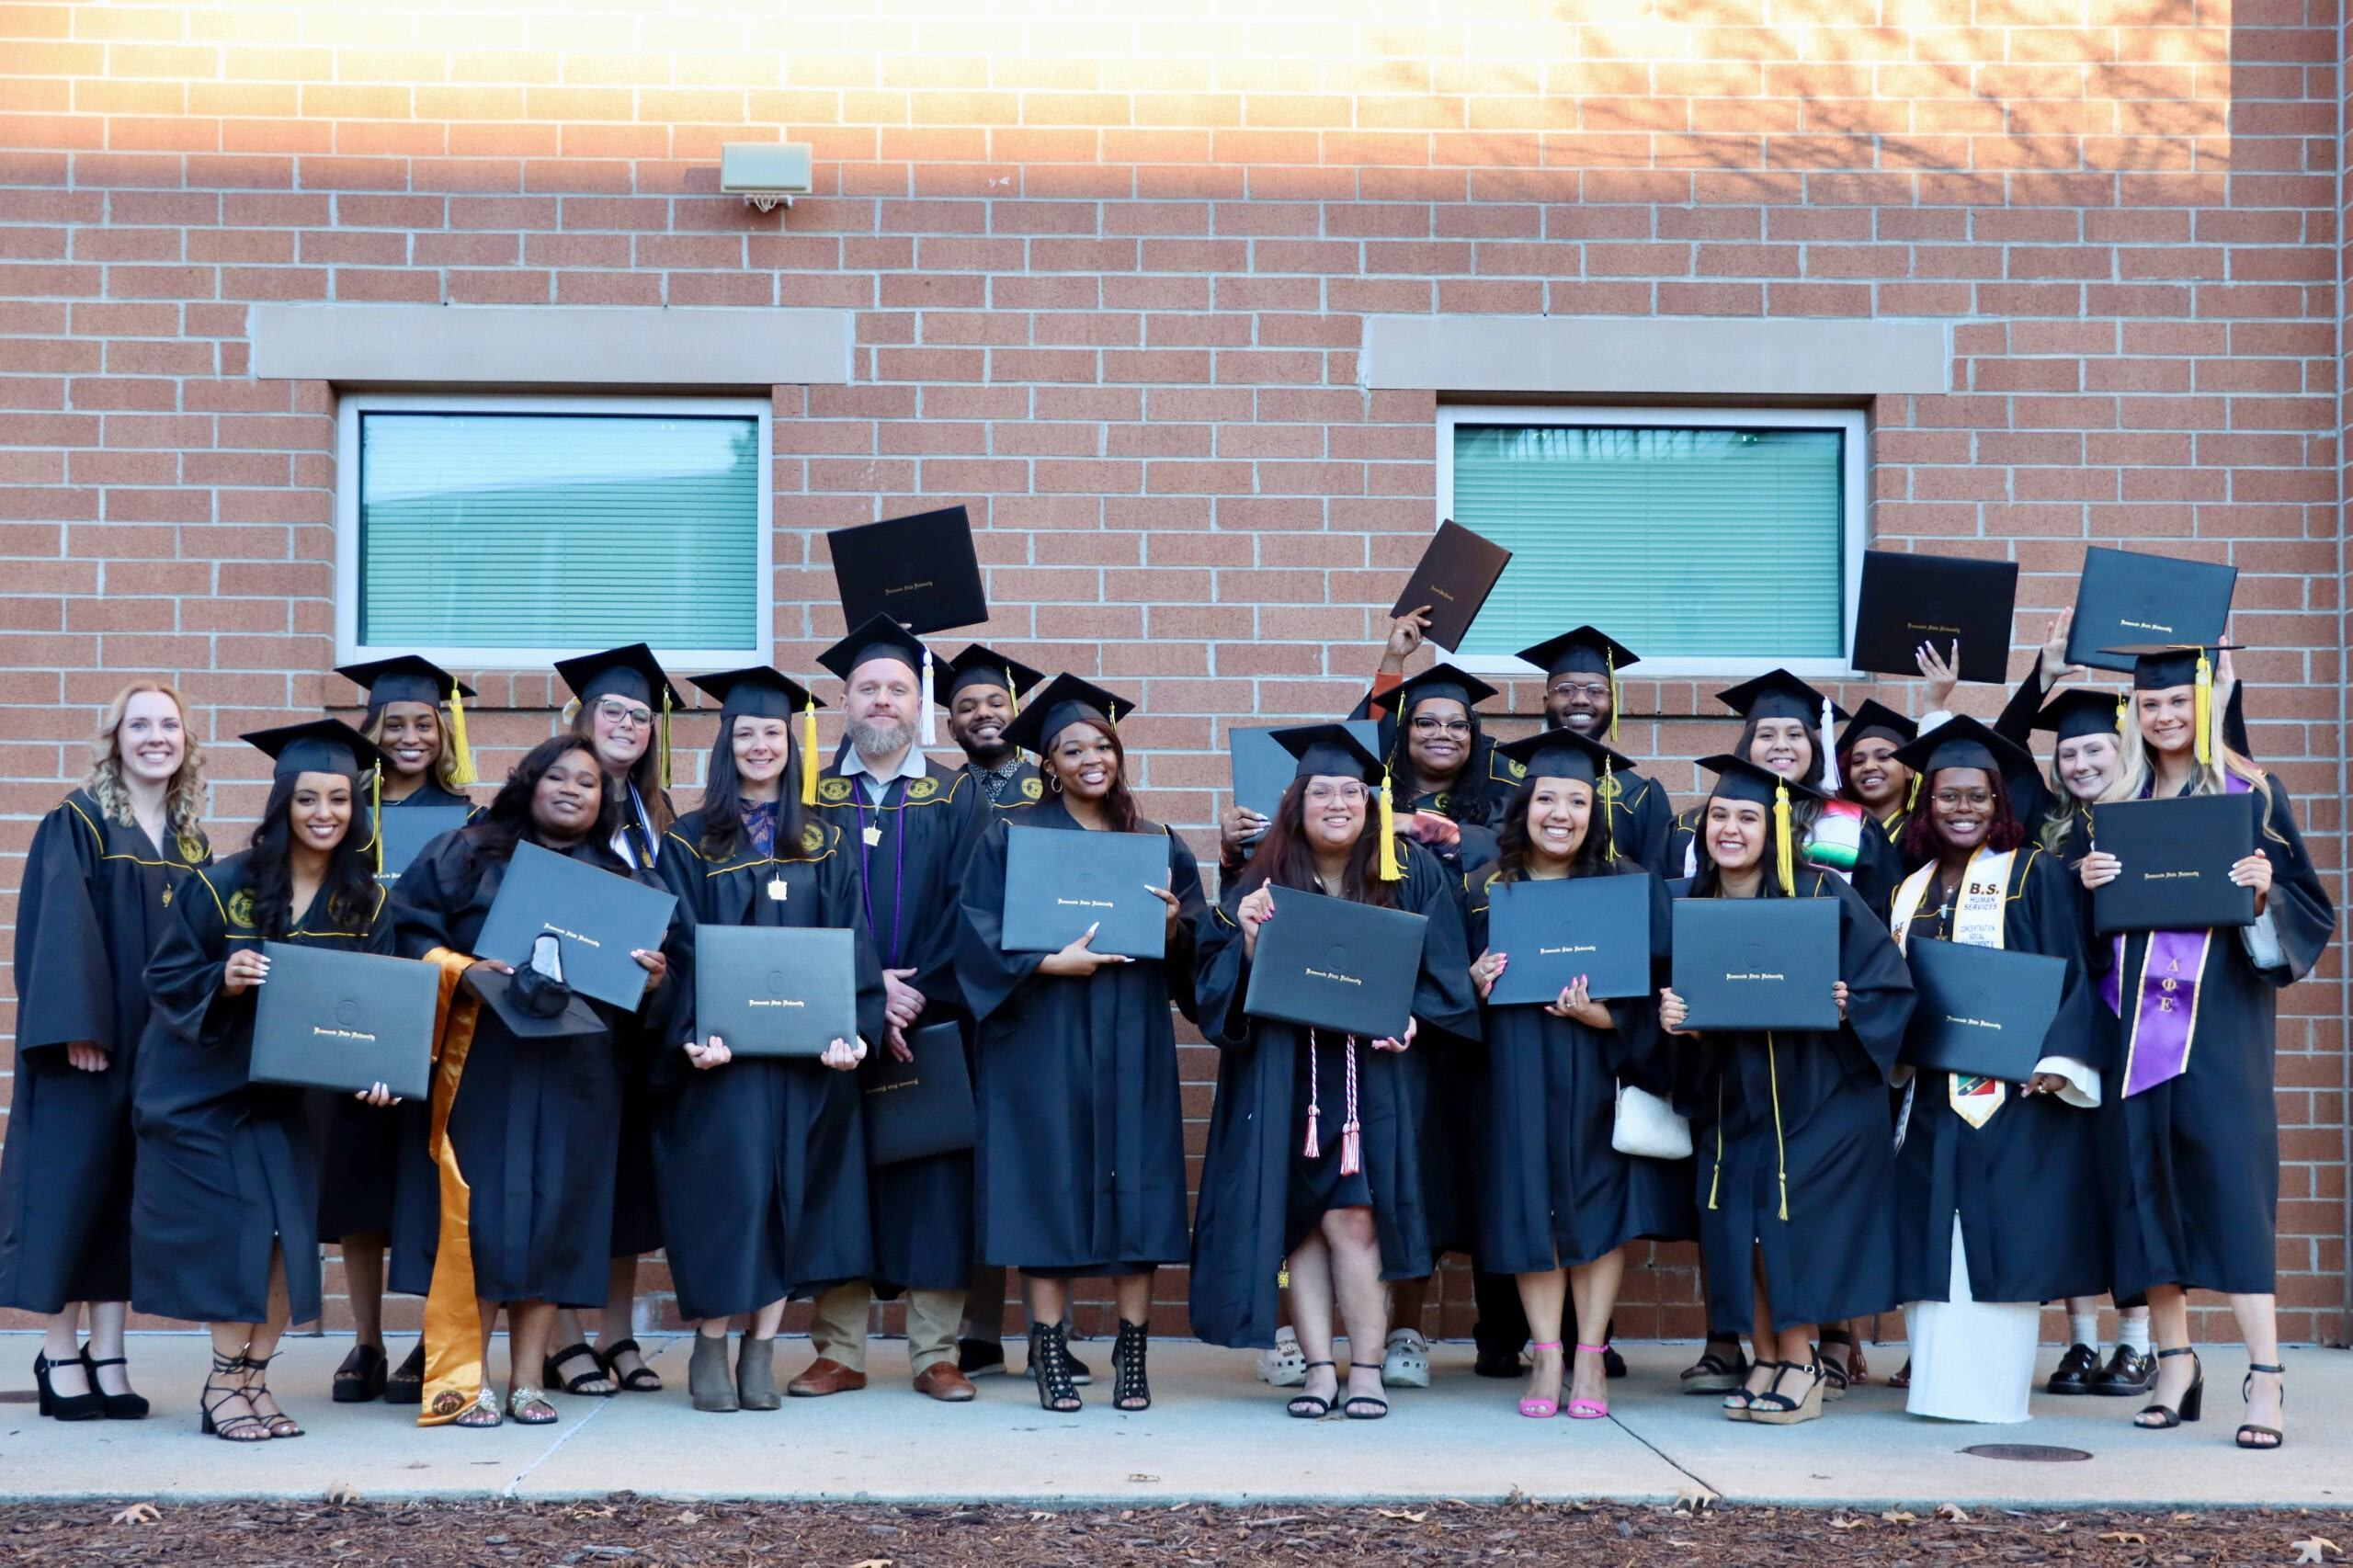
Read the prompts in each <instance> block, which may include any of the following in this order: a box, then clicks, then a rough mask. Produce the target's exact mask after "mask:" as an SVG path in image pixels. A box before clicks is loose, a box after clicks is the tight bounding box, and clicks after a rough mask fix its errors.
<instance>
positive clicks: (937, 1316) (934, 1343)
mask: <svg viewBox="0 0 2353 1568" xmlns="http://www.w3.org/2000/svg"><path fill="white" fill-rule="evenodd" d="M906 1301H907V1370H908V1371H909V1372H910V1373H911V1374H912V1373H915V1372H920V1371H923V1370H924V1369H926V1368H928V1367H933V1366H937V1365H938V1363H940V1362H942V1361H945V1362H947V1363H949V1365H950V1366H953V1365H954V1364H955V1361H956V1321H957V1319H958V1317H960V1316H961V1314H962V1312H963V1310H964V1292H963V1291H961V1290H909V1291H908V1292H907V1293H906ZM873 1305H874V1287H873V1286H872V1285H871V1284H870V1283H869V1282H868V1281H866V1280H864V1279H852V1280H849V1281H847V1283H844V1284H840V1285H836V1286H835V1287H834V1288H833V1289H832V1290H827V1291H826V1292H824V1294H823V1295H821V1296H819V1297H818V1298H817V1300H816V1302H815V1312H814V1313H813V1315H812V1316H811V1318H810V1320H809V1342H810V1345H811V1346H812V1347H813V1348H814V1349H815V1351H816V1352H817V1354H818V1355H820V1356H823V1357H825V1358H828V1359H830V1360H834V1361H838V1362H840V1363H841V1364H842V1365H843V1366H845V1367H847V1368H848V1369H850V1370H851V1371H853V1372H863V1371H864V1370H866V1324H867V1319H868V1317H869V1315H870V1312H871V1310H872V1308H873Z"/></svg>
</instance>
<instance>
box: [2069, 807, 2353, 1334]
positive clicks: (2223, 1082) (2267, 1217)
mask: <svg viewBox="0 0 2353 1568" xmlns="http://www.w3.org/2000/svg"><path fill="white" fill-rule="evenodd" d="M2267 782H2268V784H2269V786H2270V799H2269V801H2268V805H2267V806H2266V808H2265V811H2264V816H2263V826H2262V831H2261V835H2260V837H2259V839H2258V843H2259V845H2260V846H2261V847H2262V849H2263V852H2264V853H2265V854H2266V855H2267V856H2268V857H2269V858H2270V860H2271V867H2272V871H2271V877H2272V881H2271V893H2270V897H2269V899H2268V902H2267V903H2266V908H2265V915H2264V920H2263V922H2262V923H2261V926H2258V927H2255V928H2252V929H2253V930H2254V931H2255V932H2256V936H2255V937H2254V938H2253V940H2254V942H2255V943H2260V942H2261V941H2262V935H2261V934H2262V933H2264V932H2266V931H2268V936H2269V937H2270V938H2271V942H2270V944H2269V946H2268V948H2267V949H2266V950H2265V951H2264V952H2263V954H2262V961H2258V960H2257V959H2256V957H2255V956H2253V955H2252V954H2251V953H2250V951H2249V949H2250V945H2251V943H2250V936H2249V933H2247V932H2242V931H2239V930H2218V931H2214V932H2212V933H2211V934H2209V936H2210V939H2209V940H2208V941H2207V942H2206V945H2205V955H2206V956H2205V964H2204V967H2203V970H2202V971H2201V972H2200V973H2199V975H2198V976H2197V994H2196V1001H2195V1004H2194V1006H2193V1008H2192V1017H2194V1019H2195V1032H2194V1033H2193V1034H2192V1036H2191V1039H2190V1051H2189V1062H2188V1068H2187V1070H2186V1071H2184V1072H2183V1073H2182V1074H2181V1075H2180V1076H2179V1077H2177V1078H2172V1079H2169V1080H2167V1081H2166V1082H2165V1083H2162V1084H2158V1085H2154V1087H2151V1088H2146V1089H2143V1091H2141V1092H2140V1093H2139V1094H2133V1095H2128V1094H2126V1093H2125V1086H2126V1085H2125V1082H2124V1079H2125V1076H2126V1073H2127V1066H2128V1062H2129V1060H2130V1055H2129V1052H2130V1050H2131V1045H2130V1042H2129V1041H2128V1040H2126V1039H2125V1038H2124V1030H2123V1027H2122V1026H2121V1025H2120V1023H2119V1022H2118V1021H2117V1019H2116V1017H2115V1016H2114V1014H2112V1013H2111V1012H2110V1011H2109V1008H2108V1006H2106V1004H2105V1003H2104V1002H2103V1003H2102V1004H2100V1005H2099V1014H2100V1016H2101V1017H2102V1019H2103V1021H2104V1023H2105V1024H2106V1025H2107V1027H2109V1028H2111V1029H2114V1030H2115V1031H2116V1033H2117V1036H2118V1043H2117V1046H2116V1048H2115V1051H2114V1055H2113V1060H2114V1062H2115V1063H2116V1067H2115V1073H2114V1074H2113V1076H2114V1079H2115V1080H2116V1081H2115V1083H2114V1084H2113V1085H2112V1087H2111V1090H2110V1093H2109V1096H2107V1099H2106V1103H2105V1104H2104V1105H2103V1106H2102V1107H2101V1115H2102V1116H2103V1117H2105V1118H2106V1119H2109V1123H2110V1128H2109V1142H2110V1149H2111V1157H2112V1159H2113V1160H2114V1161H2115V1165H2114V1167H2113V1168H2114V1171H2115V1174H2116V1176H2118V1177H2119V1179H2118V1180H2117V1181H2116V1182H2115V1183H2114V1187H2115V1189H2116V1190H2115V1193H2114V1200H2115V1202H2116V1203H2117V1205H2118V1210H2117V1221H2116V1278H2115V1284H2114V1289H2115V1292H2116V1295H2117V1298H2118V1299H2119V1300H2120V1301H2122V1300H2130V1299H2132V1298H2135V1297H2139V1296H2142V1295H2144V1294H2145V1293H2146V1292H2147V1290H2148V1289H2149V1287H2150V1286H2152V1285H2182V1286H2187V1287H2189V1288H2191V1289H2194V1290H2221V1291H2227V1292H2233V1293H2246V1294H2256V1295H2261V1294H2268V1293H2269V1292H2270V1291H2271V1290H2273V1287H2274V1284H2275V1271H2276V1267H2277V1256H2276V1248H2275V1244H2274V1238H2275V1233H2276V1230H2277V1225H2278V1220H2279V1109H2278V1104H2277V1102H2276V1101H2275V1100H2274V1099H2273V1097H2272V1055H2273V1051H2274V1050H2275V1047H2276V1038H2275V1028H2276V1024H2277V1017H2278V1008H2279V992H2281V991H2282V990H2284V989H2286V988H2287V987H2288V986H2290V985H2292V984H2294V983H2296V982H2297V981H2299V980H2301V979H2302V978H2303V977H2304V976H2305V975H2307V974H2309V973H2311V972H2312V971H2313V966H2314V965H2315V964H2317V963H2318V962H2319V961H2320V956H2321V953H2322V951H2323V949H2325V948H2326V947H2327V946H2328V941H2329V937H2330V936H2331V934H2332V933H2333V932H2334V930H2335V928H2336V908H2335V906H2334V905H2333V904H2332V903H2330V902H2329V897H2328V893H2327V892H2326V890H2325V888H2324V887H2323V886H2322V884H2321V880H2320V874H2319V873H2318V872H2317V871H2316V870H2314V869H2313V862H2312V857H2311V856H2310V855H2309V854H2307V853H2306V852H2305V849H2304V843H2303V838H2302V835H2301V834H2299V833H2298V832H2297V831H2296V820H2295V815H2294V813H2293V812H2292V811H2290V807H2289V802H2288V794H2287V791H2286V790H2284V789H2282V788H2281V787H2280V786H2279V782H2278V780H2277V779H2271V780H2268V781H2267ZM2149 942H2150V937H2149V933H2147V932H2137V931H2136V932H2133V933H2131V935H2130V936H2129V937H2127V938H2126V939H2125V940H2124V941H2122V942H2121V943H2119V942H2117V941H2115V939H2113V938H2102V939H2099V940H2097V942H2096V943H2095V945H2094V947H2093V949H2092V963H2093V966H2094V969H2095V971H2100V970H2104V969H2109V968H2111V966H2112V968H2113V971H2114V975H2115V977H2117V978H2120V980H2121V995H2122V1000H2123V1001H2124V1003H2125V1004H2126V1007H2127V1010H2128V1011H2129V1010H2130V1005H2131V1000H2132V992H2133V989H2134V982H2135V979H2136V977H2138V976H2140V975H2141V974H2142V972H2143V963H2144V962H2145V960H2146V956H2147V953H2148V949H2149ZM2119 949H2121V955H2120V956H2121V961H2120V962H2119V961H2118V960H2119ZM2144 1027H2146V1026H2144Z"/></svg>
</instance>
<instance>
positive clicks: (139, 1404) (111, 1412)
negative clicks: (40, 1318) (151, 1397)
mask: <svg viewBox="0 0 2353 1568" xmlns="http://www.w3.org/2000/svg"><path fill="white" fill-rule="evenodd" d="M82 1365H83V1367H84V1369H85V1372H86V1375H87V1376H88V1378H89V1380H90V1392H92V1393H94V1394H97V1396H98V1407H99V1410H100V1412H101V1413H102V1414H103V1415H105V1416H106V1418H107V1419H108V1420H109V1421H144V1420H145V1419H147V1412H148V1410H149V1409H150V1408H151V1407H150V1406H149V1404H148V1403H147V1396H146V1395H145V1394H143V1393H141V1392H138V1391H137V1390H135V1389H133V1390H131V1392H126V1393H108V1392H107V1391H106V1390H104V1389H102V1388H100V1387H99V1386H98V1369H99V1368H100V1367H120V1368H122V1369H124V1370H123V1374H122V1379H123V1381H124V1382H125V1383H128V1382H130V1381H131V1371H130V1367H131V1363H130V1361H129V1360H127V1359H125V1358H123V1357H120V1356H109V1357H108V1358H106V1359H105V1360H103V1361H93V1360H92V1359H90V1347H89V1346H86V1345H85V1346H82Z"/></svg>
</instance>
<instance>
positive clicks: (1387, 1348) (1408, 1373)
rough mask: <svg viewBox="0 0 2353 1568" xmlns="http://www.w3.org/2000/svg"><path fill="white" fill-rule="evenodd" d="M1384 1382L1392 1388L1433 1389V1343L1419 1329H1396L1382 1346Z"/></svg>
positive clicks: (1382, 1378) (1382, 1377) (1382, 1374)
mask: <svg viewBox="0 0 2353 1568" xmlns="http://www.w3.org/2000/svg"><path fill="white" fill-rule="evenodd" d="M1381 1381H1382V1382H1384V1383H1386V1384H1388V1385H1389V1386H1390V1387H1391V1388H1392V1389H1426V1388H1427V1387H1429V1386H1430V1342H1429V1341H1428V1340H1427V1339H1424V1338H1423V1337H1422V1335H1421V1331H1420V1330H1419V1329H1412V1328H1393V1329H1391V1330H1390V1331H1389V1339H1388V1342H1387V1343H1386V1344H1385V1345H1383V1346H1381Z"/></svg>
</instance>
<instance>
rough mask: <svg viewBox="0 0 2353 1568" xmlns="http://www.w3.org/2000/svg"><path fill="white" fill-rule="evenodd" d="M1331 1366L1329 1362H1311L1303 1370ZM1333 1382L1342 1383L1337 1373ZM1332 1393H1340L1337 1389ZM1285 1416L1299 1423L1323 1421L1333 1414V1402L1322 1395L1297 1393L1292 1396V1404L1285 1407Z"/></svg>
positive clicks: (1333, 1377) (1334, 1374)
mask: <svg viewBox="0 0 2353 1568" xmlns="http://www.w3.org/2000/svg"><path fill="white" fill-rule="evenodd" d="M1331 1365H1332V1363H1331V1362H1329V1361H1310V1362H1309V1363H1307V1365H1306V1367H1305V1368H1303V1369H1302V1370H1305V1371H1310V1372H1312V1371H1313V1370H1315V1369H1316V1368H1318V1367H1329V1366H1331ZM1332 1381H1334V1382H1335V1383H1337V1382H1338V1381H1340V1379H1339V1374H1338V1373H1337V1372H1335V1373H1333V1375H1332ZM1332 1392H1334V1393H1337V1392H1340V1391H1339V1390H1338V1389H1337V1388H1335V1389H1334V1390H1333V1391H1332ZM1283 1414H1284V1415H1289V1416H1290V1417H1292V1418H1293V1419H1294V1420H1299V1421H1321V1420H1323V1419H1324V1417H1325V1416H1327V1415H1331V1414H1332V1402H1331V1401H1330V1400H1328V1399H1325V1398H1324V1396H1323V1395H1322V1394H1320V1393H1295V1394H1293V1395H1291V1396H1290V1403H1288V1404H1286V1405H1284V1406H1283Z"/></svg>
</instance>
